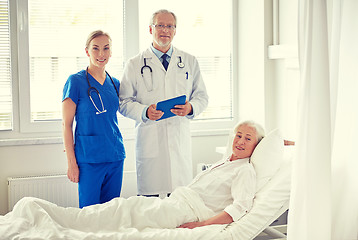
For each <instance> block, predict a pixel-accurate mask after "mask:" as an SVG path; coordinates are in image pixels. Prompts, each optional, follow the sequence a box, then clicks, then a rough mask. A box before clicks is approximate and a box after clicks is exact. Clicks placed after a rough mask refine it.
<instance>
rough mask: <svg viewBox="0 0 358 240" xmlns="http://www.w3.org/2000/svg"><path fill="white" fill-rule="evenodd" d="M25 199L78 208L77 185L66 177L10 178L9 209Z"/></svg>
mask: <svg viewBox="0 0 358 240" xmlns="http://www.w3.org/2000/svg"><path fill="white" fill-rule="evenodd" d="M23 197H37V198H41V199H44V200H47V201H50V202H52V203H55V204H57V205H59V206H62V207H78V191H77V184H75V183H72V182H71V181H70V180H68V178H67V176H66V175H53V176H33V177H10V178H8V201H9V202H8V207H9V211H11V210H12V209H13V207H14V205H15V204H16V203H17V202H18V201H19V200H20V199H21V198H23Z"/></svg>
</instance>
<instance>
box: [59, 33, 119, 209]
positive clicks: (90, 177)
mask: <svg viewBox="0 0 358 240" xmlns="http://www.w3.org/2000/svg"><path fill="white" fill-rule="evenodd" d="M111 47H112V46H111V38H110V36H109V35H108V34H107V33H104V32H103V31H100V30H98V31H94V32H92V33H91V34H90V35H89V36H88V39H87V42H86V48H85V50H86V54H87V56H88V58H89V65H88V67H87V69H85V70H81V71H80V72H78V73H75V74H72V75H70V76H69V78H68V79H67V82H66V83H65V86H64V88H63V98H62V118H63V121H62V122H63V123H62V125H63V139H64V145H65V151H66V156H67V161H68V170H67V176H68V178H69V179H70V180H71V181H72V182H75V183H78V193H79V206H80V207H81V208H82V207H85V206H89V205H93V204H98V203H104V202H107V201H109V200H111V199H113V198H115V197H119V195H120V192H121V187H122V178H123V161H124V159H125V151H124V146H123V139H122V135H121V133H120V131H119V128H118V121H117V110H118V106H119V99H118V92H119V85H120V83H119V81H118V80H117V79H116V78H113V77H111V76H110V75H109V74H108V73H107V72H106V70H105V67H106V64H107V63H108V60H109V58H110V57H111ZM74 120H75V123H76V124H75V132H74V134H73V131H72V128H73V125H74V124H73V123H74Z"/></svg>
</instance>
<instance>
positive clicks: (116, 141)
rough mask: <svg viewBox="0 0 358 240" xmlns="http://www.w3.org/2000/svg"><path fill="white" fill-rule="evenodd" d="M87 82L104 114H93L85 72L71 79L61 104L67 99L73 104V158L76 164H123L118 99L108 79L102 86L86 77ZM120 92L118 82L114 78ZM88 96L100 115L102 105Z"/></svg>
mask: <svg viewBox="0 0 358 240" xmlns="http://www.w3.org/2000/svg"><path fill="white" fill-rule="evenodd" d="M88 79H89V82H90V84H91V86H92V87H95V88H96V89H97V90H98V92H99V94H100V95H101V98H102V101H103V105H104V109H106V110H107V112H105V113H101V114H96V112H97V109H96V108H95V107H94V105H93V103H92V102H91V100H90V98H89V97H88V93H87V91H88V88H89V86H88V83H87V80H86V71H85V70H82V71H80V72H78V73H76V74H73V75H71V76H70V77H69V78H68V79H67V82H66V84H65V86H64V88H63V97H62V101H63V100H65V99H66V98H71V100H72V101H73V102H74V103H75V104H76V115H75V120H76V129H75V136H74V141H75V155H76V160H77V163H106V162H115V161H123V160H124V159H125V157H126V155H125V151H124V146H123V138H122V134H121V133H120V131H119V128H118V120H117V110H118V107H119V99H118V96H117V93H116V90H115V88H114V86H113V84H112V81H111V79H110V78H109V76H108V75H107V77H106V80H105V81H104V84H103V85H101V84H100V83H99V82H97V81H96V79H94V78H93V77H92V76H91V74H89V73H88ZM112 79H113V81H114V84H115V86H116V88H117V90H118V92H119V85H120V83H119V81H118V79H116V78H113V77H112ZM91 96H92V98H93V101H94V102H95V104H96V106H97V108H98V109H99V110H101V111H102V104H101V101H100V100H99V97H98V94H97V93H96V92H95V91H91Z"/></svg>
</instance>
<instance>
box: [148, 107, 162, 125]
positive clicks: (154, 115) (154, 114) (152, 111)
mask: <svg viewBox="0 0 358 240" xmlns="http://www.w3.org/2000/svg"><path fill="white" fill-rule="evenodd" d="M163 114H164V112H162V111H160V110H157V106H156V105H155V104H152V105H150V106H149V107H148V109H147V118H149V119H150V120H152V121H155V120H158V119H159V118H161V117H162V116H163Z"/></svg>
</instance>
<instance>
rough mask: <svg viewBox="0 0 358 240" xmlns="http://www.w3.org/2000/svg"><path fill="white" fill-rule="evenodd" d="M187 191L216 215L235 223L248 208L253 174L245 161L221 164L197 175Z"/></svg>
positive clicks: (254, 181) (251, 166)
mask: <svg viewBox="0 0 358 240" xmlns="http://www.w3.org/2000/svg"><path fill="white" fill-rule="evenodd" d="M188 187H189V188H191V189H192V190H194V191H195V192H197V193H198V194H199V196H200V197H201V199H202V200H203V201H204V203H205V205H206V206H207V207H208V208H210V209H211V210H213V211H214V212H215V213H216V214H218V213H220V212H222V211H225V212H227V213H228V214H229V215H230V216H231V217H232V218H233V220H234V221H237V220H238V219H240V218H241V217H243V216H244V215H245V214H246V213H247V212H248V211H250V209H251V207H252V204H253V199H254V196H255V191H256V173H255V170H254V167H253V165H252V164H251V163H250V161H249V158H245V159H238V160H234V161H230V160H229V159H227V160H221V161H219V162H217V163H216V164H213V165H212V166H211V167H210V168H209V169H207V170H205V171H203V172H202V173H199V174H198V175H197V176H196V177H195V178H194V180H193V181H192V182H191V183H190V184H189V185H188Z"/></svg>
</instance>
